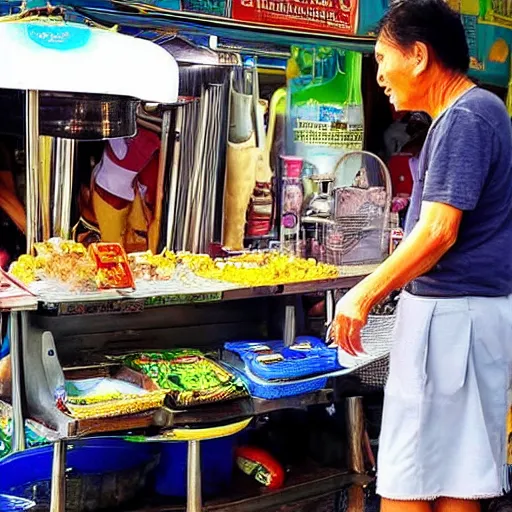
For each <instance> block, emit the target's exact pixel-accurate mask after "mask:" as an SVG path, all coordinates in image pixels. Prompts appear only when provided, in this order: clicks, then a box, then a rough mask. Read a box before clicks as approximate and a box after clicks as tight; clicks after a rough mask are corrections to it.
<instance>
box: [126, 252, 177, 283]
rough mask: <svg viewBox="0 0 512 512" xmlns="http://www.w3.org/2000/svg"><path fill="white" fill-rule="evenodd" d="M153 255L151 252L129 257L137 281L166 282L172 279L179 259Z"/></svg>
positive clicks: (133, 254)
mask: <svg viewBox="0 0 512 512" xmlns="http://www.w3.org/2000/svg"><path fill="white" fill-rule="evenodd" d="M169 255H172V256H174V257H167V255H162V254H153V253H152V252H151V251H147V252H137V253H132V254H129V255H128V262H129V264H130V268H131V270H132V273H133V277H134V278H135V279H145V280H157V281H165V280H168V279H171V278H172V276H173V275H174V271H175V270H176V265H177V262H178V260H177V258H176V256H175V255H174V254H173V253H169Z"/></svg>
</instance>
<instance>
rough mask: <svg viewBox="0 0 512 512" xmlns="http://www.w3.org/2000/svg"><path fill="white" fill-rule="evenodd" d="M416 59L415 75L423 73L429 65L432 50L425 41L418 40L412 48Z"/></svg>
mask: <svg viewBox="0 0 512 512" xmlns="http://www.w3.org/2000/svg"><path fill="white" fill-rule="evenodd" d="M412 52H413V59H414V70H413V74H414V76H420V75H421V74H423V73H424V72H425V71H426V69H427V68H428V65H429V60H430V51H429V48H428V46H427V45H426V44H425V43H421V42H416V43H414V46H413V48H412Z"/></svg>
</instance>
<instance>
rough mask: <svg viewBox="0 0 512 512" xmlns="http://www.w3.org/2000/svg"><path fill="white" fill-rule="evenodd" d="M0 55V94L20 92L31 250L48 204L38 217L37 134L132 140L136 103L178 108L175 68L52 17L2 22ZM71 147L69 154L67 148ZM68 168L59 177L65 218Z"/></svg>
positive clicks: (157, 52)
mask: <svg viewBox="0 0 512 512" xmlns="http://www.w3.org/2000/svg"><path fill="white" fill-rule="evenodd" d="M0 49H1V53H0V88H2V89H14V90H24V91H26V97H25V103H26V108H25V133H26V139H25V148H26V159H27V171H26V172H27V180H26V181H27V183H26V213H27V233H26V234H27V252H32V249H33V244H34V242H36V241H39V240H40V239H41V237H42V236H43V233H42V229H41V225H42V224H43V225H44V224H45V222H44V221H45V220H47V219H48V218H49V211H48V205H47V204H45V211H44V212H42V209H41V201H40V197H41V195H40V193H41V190H49V186H46V187H41V186H40V169H39V166H40V158H39V136H40V135H48V136H52V137H58V138H62V139H67V140H71V141H74V140H84V139H85V140H91V139H93V140H94V139H96V140H98V139H106V138H117V137H129V136H133V135H134V134H135V132H136V108H137V104H138V102H139V101H140V100H143V101H147V102H154V103H163V104H172V103H176V102H177V99H178V78H179V75H178V66H177V64H176V61H175V60H174V58H173V57H172V55H170V54H169V53H168V52H167V51H165V50H164V49H163V48H160V47H159V46H158V45H156V44H154V43H151V42H149V41H145V40H142V39H136V38H133V37H130V36H125V35H121V34H118V33H116V32H113V31H110V30H102V29H98V28H91V27H88V26H85V25H80V24H76V23H67V22H64V21H61V20H55V19H53V18H38V19H36V20H33V19H32V20H30V21H23V20H17V21H10V22H5V23H0ZM144 70H147V72H144ZM69 148H70V151H74V148H73V144H69ZM65 160H67V161H70V159H69V158H68V159H65ZM71 167H72V166H67V167H66V169H64V172H63V178H65V179H64V182H65V183H67V185H66V189H67V190H66V191H65V193H63V198H62V201H64V202H65V203H66V205H65V207H64V208H63V211H66V212H68V211H69V210H70V208H69V205H70V202H71V184H72V179H71V173H72V168H71ZM64 175H65V176H64ZM41 217H43V223H41ZM64 224H66V222H64ZM67 224H68V226H66V227H65V228H64V231H69V222H68V223H67ZM52 232H53V231H52ZM44 235H47V233H45V234H44Z"/></svg>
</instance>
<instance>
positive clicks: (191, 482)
mask: <svg viewBox="0 0 512 512" xmlns="http://www.w3.org/2000/svg"><path fill="white" fill-rule="evenodd" d="M202 508H203V503H202V492H201V443H200V441H189V442H188V459H187V512H201V510H202ZM52 512H53V510H52ZM55 512H56V511H55ZM59 512H60V511H59Z"/></svg>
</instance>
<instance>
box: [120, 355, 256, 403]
mask: <svg viewBox="0 0 512 512" xmlns="http://www.w3.org/2000/svg"><path fill="white" fill-rule="evenodd" d="M123 363H124V364H125V365H126V366H127V367H129V368H131V369H133V370H136V371H138V372H141V373H143V374H144V375H145V376H146V377H148V378H150V379H151V380H152V381H153V382H154V383H155V384H156V385H157V386H158V387H159V388H160V389H162V390H166V391H167V401H168V402H169V405H170V406H171V407H173V408H183V407H193V406H198V405H203V404H209V403H216V402H223V401H227V400H234V399H236V398H242V397H246V396H248V393H247V390H246V388H245V386H244V384H243V383H242V381H241V380H240V379H239V378H237V377H235V376H234V375H233V374H232V373H231V372H229V371H227V370H226V369H224V368H223V367H222V366H220V365H219V364H218V363H216V362H214V361H212V360H211V359H208V358H206V357H205V356H204V355H203V353H202V352H200V351H199V350H192V349H176V350H170V351H166V352H155V353H138V354H131V355H129V356H126V357H124V358H123Z"/></svg>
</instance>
